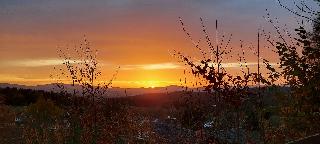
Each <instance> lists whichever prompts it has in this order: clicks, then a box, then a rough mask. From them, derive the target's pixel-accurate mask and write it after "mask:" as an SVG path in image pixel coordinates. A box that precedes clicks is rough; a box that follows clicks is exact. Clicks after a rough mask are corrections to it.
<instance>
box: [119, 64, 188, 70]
mask: <svg viewBox="0 0 320 144" xmlns="http://www.w3.org/2000/svg"><path fill="white" fill-rule="evenodd" d="M180 68H182V66H181V65H179V64H175V63H158V64H141V65H123V66H121V69H122V70H134V69H140V70H163V69H180Z"/></svg>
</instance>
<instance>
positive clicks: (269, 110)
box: [0, 3, 320, 144]
mask: <svg viewBox="0 0 320 144" xmlns="http://www.w3.org/2000/svg"><path fill="white" fill-rule="evenodd" d="M280 4H281V3H280ZM281 6H283V5H281ZM283 7H284V8H286V9H288V10H289V11H290V12H292V10H291V9H289V8H287V7H285V6H283ZM302 7H305V8H306V9H308V8H309V7H307V6H306V5H303V4H302ZM309 10H310V9H309ZM310 11H311V12H309V13H308V12H306V11H305V10H303V11H302V13H304V12H306V13H307V14H310V13H311V14H313V15H314V16H315V17H316V18H311V17H302V19H304V20H305V19H307V20H309V21H312V27H313V30H312V31H311V32H308V31H307V30H306V28H305V25H303V24H302V25H301V26H300V27H298V28H296V29H294V31H295V32H296V35H294V36H293V35H290V34H287V33H285V34H283V33H282V31H285V32H287V30H282V29H281V27H279V26H276V24H275V22H274V20H273V19H271V18H270V14H267V16H266V19H267V20H268V21H269V22H270V23H271V24H272V25H273V26H274V28H275V31H276V39H275V40H273V39H271V38H273V37H274V36H270V35H267V34H266V33H264V31H262V35H258V38H259V39H258V44H259V40H261V39H262V40H266V41H267V42H269V43H270V45H271V47H273V49H274V50H275V51H276V53H277V54H278V56H279V58H280V67H279V68H278V69H276V68H275V67H274V66H272V65H271V64H269V61H268V60H267V59H264V58H261V57H260V50H259V45H258V48H257V50H256V51H255V52H254V54H255V55H256V56H257V60H258V67H257V71H256V72H254V71H252V70H251V69H250V68H249V67H248V66H247V65H246V63H247V62H246V60H245V54H244V53H240V54H239V55H238V56H239V58H238V61H239V63H240V64H241V72H240V74H238V75H231V74H230V72H228V71H227V69H226V68H224V67H223V66H222V62H223V61H224V59H225V58H226V57H228V56H230V52H231V50H232V48H229V42H230V40H224V42H225V43H223V42H220V43H219V42H216V43H214V42H213V40H212V39H211V38H210V37H209V34H208V33H207V30H206V27H205V24H204V21H203V20H202V19H201V20H200V21H201V24H202V31H203V33H204V39H205V46H206V47H205V48H202V47H201V45H200V44H199V43H196V42H194V41H195V40H194V39H193V38H192V37H191V34H190V33H189V32H188V31H187V27H186V26H185V24H184V22H183V21H182V19H181V20H180V22H181V25H182V27H183V31H184V32H185V33H186V35H187V37H188V38H190V39H191V41H192V42H193V44H194V46H195V48H196V49H197V50H198V51H199V53H200V58H194V57H193V56H187V55H185V54H184V53H183V52H175V53H174V56H175V57H176V58H178V59H179V60H180V62H182V63H184V64H185V65H187V67H188V68H189V69H188V70H189V71H187V72H185V73H186V74H188V72H190V75H191V76H193V78H195V79H197V81H196V82H194V85H195V86H197V87H201V88H203V89H200V90H199V91H189V90H188V87H187V85H186V87H185V89H186V91H184V92H174V93H169V94H153V95H140V96H134V97H122V98H109V97H105V94H106V93H107V89H108V88H110V87H111V85H112V81H113V80H114V78H115V76H116V73H117V72H115V75H113V77H112V78H111V80H110V81H108V82H107V83H106V82H104V83H99V82H98V81H97V78H98V77H99V76H100V75H101V72H100V71H99V69H98V67H97V65H98V61H97V56H96V51H95V50H93V49H92V48H91V45H90V43H89V42H88V41H87V40H85V41H84V43H83V44H82V45H81V46H80V47H79V48H76V49H75V50H73V51H72V52H75V53H72V52H68V51H63V50H60V53H59V54H60V55H59V56H60V57H61V58H63V59H64V62H63V67H57V68H55V69H54V70H55V71H56V73H55V74H53V75H52V78H53V79H55V80H57V88H58V89H60V93H53V92H44V91H33V90H22V89H15V88H3V89H0V94H1V96H0V103H1V106H0V110H1V115H0V122H1V127H0V132H1V134H0V136H1V137H0V138H1V142H2V143H41V144H42V143H70V144H71V143H72V144H73V143H286V142H290V141H293V140H296V139H299V138H304V137H307V136H310V135H314V134H317V133H319V129H320V123H319V120H320V109H319V105H320V99H319V93H320V83H319V78H320V77H319V76H320V75H319V73H320V60H319V58H320V47H319V46H320V44H319V30H320V28H319V12H314V11H312V10H310ZM294 14H296V15H297V14H298V16H299V15H300V16H301V14H299V13H294ZM216 29H217V30H218V27H217V26H216ZM260 32H261V31H260ZM260 36H261V39H260ZM221 39H222V38H221ZM289 41H292V42H289ZM240 48H242V49H243V48H244V46H243V43H241V44H240ZM299 50H301V51H302V52H301V53H300V52H299ZM72 54H74V55H73V56H74V57H71V56H70V55H72ZM75 59H76V60H78V61H75ZM260 60H261V61H262V62H263V63H264V66H261V67H264V68H265V69H267V70H268V73H266V74H261V73H260V71H259V70H260ZM61 79H69V80H70V83H72V86H74V87H75V86H80V90H76V89H74V90H71V91H70V90H68V89H66V88H65V87H64V85H63V84H62V83H59V82H60V80H61ZM279 80H282V81H283V82H282V83H281V84H278V83H277V81H279ZM184 83H187V80H186V79H185V81H184ZM252 85H254V86H252ZM151 98H152V99H151Z"/></svg>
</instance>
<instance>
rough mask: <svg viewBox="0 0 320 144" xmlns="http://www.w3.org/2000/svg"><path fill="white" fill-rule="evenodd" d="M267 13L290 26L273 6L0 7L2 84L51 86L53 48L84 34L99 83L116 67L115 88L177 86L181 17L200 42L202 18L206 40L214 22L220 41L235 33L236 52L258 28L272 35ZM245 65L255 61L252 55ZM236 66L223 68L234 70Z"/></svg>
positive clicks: (107, 1)
mask: <svg viewBox="0 0 320 144" xmlns="http://www.w3.org/2000/svg"><path fill="white" fill-rule="evenodd" d="M266 9H268V11H269V12H270V13H271V15H273V16H275V17H278V18H279V19H281V22H282V23H286V24H288V25H290V24H292V23H293V22H294V21H295V19H294V18H293V16H292V15H290V14H289V12H287V11H286V10H284V9H282V8H281V7H280V6H279V5H278V4H277V1H276V0H1V1H0V83H16V84H26V85H37V84H46V83H52V82H54V81H52V79H50V78H49V75H50V73H52V72H53V67H54V66H55V65H59V64H61V61H60V59H59V57H58V55H57V52H56V50H57V47H58V46H61V47H67V45H68V46H70V47H73V46H74V45H79V44H80V43H81V41H82V40H83V37H84V35H86V37H87V38H88V40H89V41H90V42H91V44H92V47H93V48H95V49H97V50H98V51H99V53H98V59H99V62H100V64H101V65H100V68H101V71H102V73H103V76H102V77H101V78H100V80H107V79H109V78H110V77H111V76H112V74H113V73H114V72H115V70H116V68H117V67H118V66H120V67H121V69H120V71H119V74H118V75H117V79H116V81H115V82H114V86H119V87H151V86H167V85H175V84H179V79H180V78H181V77H183V69H184V67H183V65H182V64H181V63H179V62H178V59H177V58H174V57H172V56H171V54H170V53H171V52H172V51H173V50H178V51H182V52H185V53H186V54H192V53H193V51H192V50H193V46H192V43H191V42H190V40H189V39H188V38H187V37H186V35H185V33H184V32H183V31H182V27H181V25H180V23H179V17H181V18H182V19H183V21H184V22H185V24H186V25H187V27H188V29H189V31H190V32H191V33H192V34H193V35H194V37H195V39H198V38H200V37H202V33H201V25H200V21H199V18H200V17H202V18H204V21H205V24H206V25H207V28H208V31H209V33H210V34H212V37H214V34H215V20H216V19H217V20H218V22H219V35H220V36H221V35H222V34H223V33H225V34H226V36H227V37H228V36H229V35H230V34H233V38H232V41H231V43H232V44H231V46H232V47H233V49H234V51H233V53H236V52H238V51H239V45H240V42H239V41H240V40H244V42H245V43H247V44H249V43H252V45H253V46H255V45H256V37H257V30H258V28H265V29H266V30H270V31H272V29H271V26H270V24H269V23H268V22H267V21H266V20H265V19H264V18H263V16H265V15H266ZM264 43H265V42H264V41H263V40H262V45H264ZM262 51H263V53H262V56H263V57H266V58H268V59H270V60H271V62H276V61H277V58H276V57H275V56H273V54H272V52H270V51H269V50H266V49H263V50H262ZM247 60H248V62H250V63H253V65H254V63H255V62H256V58H255V57H254V56H253V54H250V53H249V54H248V56H247ZM235 62H236V60H232V59H230V60H229V61H228V62H227V63H230V65H231V66H230V67H232V68H231V69H234V70H235V71H236V69H237V68H236V67H238V65H237V64H232V63H235Z"/></svg>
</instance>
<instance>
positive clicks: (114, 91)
mask: <svg viewBox="0 0 320 144" xmlns="http://www.w3.org/2000/svg"><path fill="white" fill-rule="evenodd" d="M6 87H9V88H20V89H33V90H43V91H48V92H49V91H53V92H60V90H59V89H58V87H57V86H56V84H54V83H52V84H44V85H36V86H26V85H19V84H9V83H0V88H6ZM64 87H65V88H66V90H67V91H68V92H72V91H73V90H74V88H75V89H76V90H80V89H81V87H80V86H79V85H76V86H74V87H73V86H71V84H64ZM183 90H185V88H183V87H182V86H176V85H170V86H166V87H155V88H120V87H113V88H109V89H108V92H107V94H106V95H107V96H113V97H122V96H135V95H142V94H152V93H171V92H177V91H183Z"/></svg>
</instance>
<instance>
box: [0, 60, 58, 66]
mask: <svg viewBox="0 0 320 144" xmlns="http://www.w3.org/2000/svg"><path fill="white" fill-rule="evenodd" d="M62 63H63V60H62V59H26V60H13V61H3V62H0V65H1V66H9V67H44V66H55V65H61V64H62Z"/></svg>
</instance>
